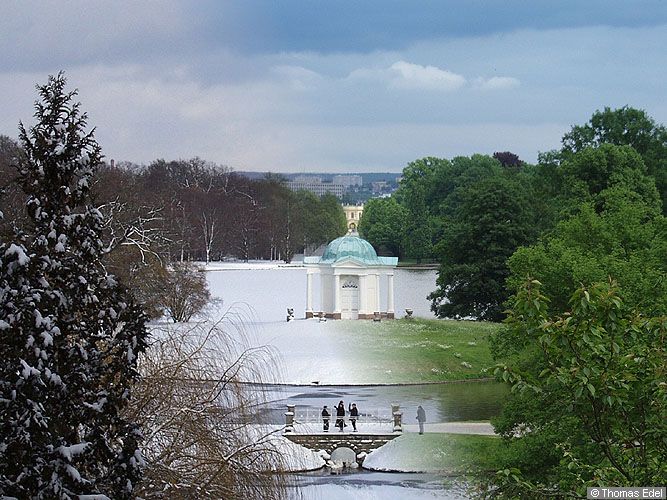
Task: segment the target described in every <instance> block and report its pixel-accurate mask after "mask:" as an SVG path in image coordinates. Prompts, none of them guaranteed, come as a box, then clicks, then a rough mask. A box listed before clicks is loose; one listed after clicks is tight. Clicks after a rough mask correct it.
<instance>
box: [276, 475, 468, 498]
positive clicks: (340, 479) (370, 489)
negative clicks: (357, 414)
mask: <svg viewBox="0 0 667 500" xmlns="http://www.w3.org/2000/svg"><path fill="white" fill-rule="evenodd" d="M288 498H289V499H290V500H297V499H299V500H328V499H331V498H341V499H342V498H354V499H355V500H391V499H396V498H400V499H401V500H423V499H431V498H433V499H435V498H437V499H445V500H462V499H466V498H469V497H468V495H467V494H466V487H465V484H463V483H462V482H460V480H458V479H453V478H447V477H443V476H439V475H437V474H402V473H382V472H370V471H360V472H355V473H351V474H339V475H331V474H329V473H328V472H326V471H317V472H312V473H308V474H295V475H294V484H293V486H292V488H291V494H290V496H289V497H288Z"/></svg>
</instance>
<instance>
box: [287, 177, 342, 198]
mask: <svg viewBox="0 0 667 500" xmlns="http://www.w3.org/2000/svg"><path fill="white" fill-rule="evenodd" d="M285 185H286V186H287V187H288V188H289V189H291V190H292V191H301V190H305V191H310V192H311V193H314V194H316V195H317V196H323V195H325V194H327V193H331V194H333V195H334V196H336V197H337V198H341V197H342V196H343V194H344V193H345V186H343V185H342V184H334V183H332V182H321V179H320V180H319V181H317V182H313V181H312V180H302V181H298V180H293V181H289V182H286V183H285Z"/></svg>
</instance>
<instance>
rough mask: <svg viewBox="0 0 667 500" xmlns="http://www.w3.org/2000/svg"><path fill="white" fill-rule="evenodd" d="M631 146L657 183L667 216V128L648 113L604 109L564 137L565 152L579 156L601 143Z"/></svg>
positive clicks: (629, 108) (623, 108) (626, 108)
mask: <svg viewBox="0 0 667 500" xmlns="http://www.w3.org/2000/svg"><path fill="white" fill-rule="evenodd" d="M605 143H606V144H616V145H621V146H622V145H627V146H632V148H634V149H635V150H636V151H637V152H638V153H639V154H640V155H641V157H642V159H643V161H644V163H645V164H646V167H647V172H648V174H649V175H651V176H652V177H653V178H654V179H655V182H656V186H657V188H658V191H659V193H660V198H661V200H662V209H663V213H667V129H666V128H665V127H664V126H663V125H658V124H656V123H655V121H654V120H653V119H652V118H651V117H649V116H648V115H647V114H646V112H645V111H642V110H639V109H634V108H631V107H628V106H624V107H622V108H618V109H614V110H612V109H611V108H608V107H607V108H604V110H603V111H596V112H595V113H593V116H592V117H591V119H590V121H589V122H588V123H586V124H585V125H580V126H575V127H572V130H571V131H570V132H568V133H567V134H565V136H564V137H563V153H564V154H565V156H566V157H567V155H569V154H572V153H578V152H579V151H582V150H583V149H585V148H587V147H597V146H600V145H602V144H605Z"/></svg>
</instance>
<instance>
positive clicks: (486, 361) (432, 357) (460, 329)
mask: <svg viewBox="0 0 667 500" xmlns="http://www.w3.org/2000/svg"><path fill="white" fill-rule="evenodd" d="M344 327H345V328H350V329H353V330H354V332H355V342H356V345H355V350H356V353H355V355H356V356H357V358H358V362H359V363H363V364H364V366H365V367H366V368H367V369H368V370H369V371H372V372H375V373H376V375H380V376H381V377H382V380H384V381H385V382H386V383H419V382H442V381H448V380H465V379H473V378H480V377H488V376H490V373H488V372H486V371H485V369H486V368H488V367H490V366H492V365H493V364H494V361H493V359H492V358H491V352H490V350H489V343H488V336H489V334H490V333H492V332H495V331H497V330H498V329H499V328H500V325H499V324H497V323H484V322H475V321H450V320H435V319H434V320H425V319H414V320H406V319H400V320H395V321H382V322H380V323H374V322H363V323H362V322H351V321H350V322H345V326H344ZM375 378H377V377H375Z"/></svg>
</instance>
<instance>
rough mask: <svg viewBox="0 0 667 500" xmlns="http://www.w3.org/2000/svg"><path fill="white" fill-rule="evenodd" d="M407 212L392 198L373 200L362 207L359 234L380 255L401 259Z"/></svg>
mask: <svg viewBox="0 0 667 500" xmlns="http://www.w3.org/2000/svg"><path fill="white" fill-rule="evenodd" d="M407 218H408V213H407V210H406V209H405V208H404V207H403V206H402V205H400V204H399V203H398V202H397V201H396V199H395V198H394V197H390V198H374V199H372V200H368V202H367V203H366V205H364V216H363V217H362V218H361V222H360V223H359V233H360V234H361V236H363V237H364V238H365V239H366V240H368V241H369V242H370V243H371V244H372V245H373V246H374V247H375V249H376V250H377V251H378V253H380V254H382V255H393V256H397V257H402V255H403V254H402V248H401V244H402V241H401V240H402V237H403V229H404V228H405V224H406V221H407Z"/></svg>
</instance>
